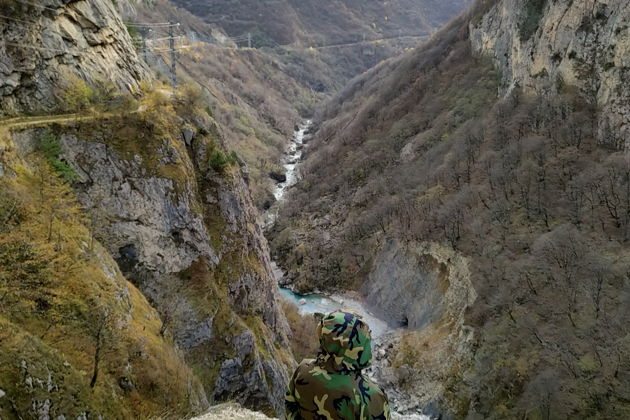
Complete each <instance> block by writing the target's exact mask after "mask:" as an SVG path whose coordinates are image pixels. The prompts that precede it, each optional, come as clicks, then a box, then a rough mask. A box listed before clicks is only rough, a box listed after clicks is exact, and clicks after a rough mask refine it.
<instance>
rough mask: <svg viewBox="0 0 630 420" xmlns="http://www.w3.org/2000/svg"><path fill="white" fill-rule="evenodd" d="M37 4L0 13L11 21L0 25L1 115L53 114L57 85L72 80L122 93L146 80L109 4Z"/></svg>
mask: <svg viewBox="0 0 630 420" xmlns="http://www.w3.org/2000/svg"><path fill="white" fill-rule="evenodd" d="M16 3H17V2H16ZM32 3H35V2H32ZM36 4H39V6H36V5H32V4H25V3H24V4H21V5H20V4H16V5H14V6H11V7H12V8H11V9H7V10H6V11H4V10H3V12H4V14H6V13H9V14H11V15H12V20H6V19H1V20H0V33H1V37H2V41H3V42H1V43H0V115H6V114H12V113H21V112H29V113H33V112H41V111H50V110H52V109H54V108H55V107H57V106H58V103H59V96H60V94H61V92H59V87H60V84H61V83H62V82H63V81H64V80H67V79H68V78H69V77H71V76H77V77H79V78H80V79H83V80H85V81H87V82H88V83H95V82H98V81H101V82H112V83H114V84H115V85H116V86H117V87H119V88H121V89H123V90H126V91H133V90H136V89H137V88H138V84H139V81H141V80H143V79H148V78H149V77H150V76H149V73H148V71H147V70H146V68H145V67H144V65H143V64H142V62H141V61H140V60H139V59H138V57H137V55H136V51H135V49H134V47H133V44H132V42H131V39H130V37H129V35H128V33H127V30H126V28H125V25H124V24H123V22H122V19H121V18H120V16H119V15H118V13H117V11H116V9H115V6H114V2H112V1H110V0H93V1H72V2H69V1H61V0H41V1H38V2H36Z"/></svg>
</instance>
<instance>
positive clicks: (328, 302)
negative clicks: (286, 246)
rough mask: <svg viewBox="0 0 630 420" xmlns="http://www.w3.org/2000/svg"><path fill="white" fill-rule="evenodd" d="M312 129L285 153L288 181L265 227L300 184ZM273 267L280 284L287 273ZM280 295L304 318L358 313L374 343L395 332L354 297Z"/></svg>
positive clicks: (308, 123)
mask: <svg viewBox="0 0 630 420" xmlns="http://www.w3.org/2000/svg"><path fill="white" fill-rule="evenodd" d="M311 125H312V122H311V121H310V120H306V121H305V122H304V123H303V124H302V125H301V126H300V127H299V128H298V130H296V131H295V134H294V135H293V139H292V141H291V143H290V144H289V147H288V148H287V150H286V152H285V156H284V157H283V162H282V164H283V168H284V171H285V175H286V181H285V182H281V183H278V184H277V185H276V188H275V190H274V193H273V194H274V197H275V198H276V203H275V204H274V205H273V206H272V207H271V208H270V209H269V210H268V211H267V213H266V214H265V225H266V226H267V227H269V226H271V225H273V223H275V221H276V218H277V217H278V206H279V202H280V201H282V199H283V198H284V195H285V194H286V192H287V191H288V190H289V189H290V188H291V187H292V186H294V185H295V184H296V183H297V182H298V181H299V163H300V160H301V159H302V155H303V153H304V147H305V140H306V139H307V138H308V137H307V136H308V135H309V134H308V131H309V128H310V127H311ZM272 265H273V268H274V273H275V275H276V279H277V280H278V281H279V282H280V280H281V279H282V277H283V276H284V273H283V272H282V270H280V269H279V268H278V266H277V265H276V263H275V262H273V263H272ZM280 293H281V294H282V297H283V298H285V299H287V300H289V301H291V302H293V303H294V304H295V305H296V306H297V307H298V310H299V312H300V313H302V314H313V313H316V312H321V313H329V312H333V311H335V310H338V309H341V308H345V309H351V310H353V311H355V312H358V313H359V314H361V315H362V316H363V317H364V318H365V320H366V321H367V323H368V325H369V326H370V329H371V330H372V335H373V337H374V338H375V339H377V338H378V337H381V336H382V335H383V334H385V333H387V332H389V331H391V330H392V328H390V327H389V325H388V324H387V322H385V321H384V320H382V319H379V318H377V317H376V316H374V315H373V314H372V313H371V312H370V311H369V310H368V309H367V308H366V307H365V305H364V303H363V302H362V301H361V300H360V299H357V298H356V297H354V296H350V295H330V296H328V295H323V294H309V295H300V294H298V293H295V292H293V291H292V290H291V289H288V288H284V287H281V288H280Z"/></svg>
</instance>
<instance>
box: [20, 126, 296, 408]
mask: <svg viewBox="0 0 630 420" xmlns="http://www.w3.org/2000/svg"><path fill="white" fill-rule="evenodd" d="M143 121H144V120H143V119H142V117H140V116H137V117H131V118H129V119H126V120H117V119H113V120H104V121H99V122H96V121H95V122H93V123H84V124H81V125H78V126H74V127H61V126H59V127H56V128H55V129H54V130H53V133H54V135H55V136H56V137H57V138H58V139H59V142H60V145H61V147H62V150H63V152H62V153H63V154H62V157H63V159H64V161H66V162H68V164H69V165H70V166H71V167H72V168H74V170H75V171H76V173H77V174H78V177H79V179H78V180H77V182H76V183H75V188H76V191H77V195H78V199H79V201H80V202H81V204H82V205H83V206H84V207H85V208H86V209H87V210H88V213H90V215H91V219H92V225H93V229H94V230H95V235H97V237H99V238H100V239H101V241H102V242H103V243H104V244H105V246H106V247H107V248H108V250H109V251H110V253H111V255H113V257H114V258H115V259H116V261H117V262H118V265H119V266H120V268H121V270H122V272H123V273H124V274H125V276H126V277H127V278H128V279H130V280H131V281H132V282H133V283H134V284H135V285H136V286H137V287H138V288H139V289H140V290H141V291H142V292H143V293H144V295H145V296H147V298H148V299H149V301H150V302H151V303H152V304H153V305H155V307H156V308H157V309H158V311H159V312H160V314H161V317H162V320H163V324H162V332H163V333H166V332H168V334H170V335H172V336H173V337H174V339H175V342H176V343H177V345H178V347H179V348H181V349H182V350H183V351H184V352H185V354H186V355H187V360H188V362H189V363H190V364H191V365H192V366H194V367H195V369H196V371H197V372H198V374H199V376H200V377H201V379H202V382H203V384H204V386H205V388H206V392H207V393H208V396H209V398H210V399H216V400H226V399H230V400H238V401H240V402H241V403H243V404H246V405H248V406H254V407H257V408H259V409H267V410H269V411H281V409H282V405H281V404H280V403H279V402H281V401H282V395H283V391H284V386H285V383H286V379H287V373H286V367H285V363H288V362H289V360H290V355H289V354H287V353H283V351H282V350H280V349H279V347H280V348H281V347H282V346H284V345H286V321H285V320H284V317H283V315H282V314H281V311H280V309H279V305H278V303H277V299H278V295H277V286H276V284H275V280H274V277H273V274H272V271H271V268H270V261H269V257H268V254H269V251H268V249H267V245H266V241H265V239H264V237H263V236H262V232H261V230H260V228H259V226H258V224H257V220H256V217H257V216H256V210H255V208H254V206H253V204H252V202H251V199H250V196H249V191H248V189H247V186H246V184H245V183H244V181H243V179H242V177H241V174H240V171H238V170H232V171H229V172H226V173H219V172H217V171H215V170H213V169H211V168H209V167H208V156H209V155H210V154H211V153H212V152H213V151H215V150H216V149H215V147H216V146H214V144H215V143H214V142H218V141H220V139H219V138H217V137H212V135H209V134H207V133H210V132H212V133H215V134H214V135H217V131H216V130H217V127H216V126H212V125H211V123H210V122H209V120H208V119H207V118H206V119H203V118H197V119H196V120H195V121H191V122H190V123H189V124H188V125H186V126H185V128H183V129H182V130H179V131H178V130H177V129H175V131H170V132H169V133H170V135H169V133H166V132H161V133H160V134H158V133H156V132H151V129H149V130H147V126H144V127H143V126H142V125H143V124H145V123H144V122H143ZM182 127H184V124H182ZM143 131H144V133H145V134H142V132H143ZM200 132H201V133H206V134H199V133H200ZM42 133H43V132H42V130H34V131H28V130H27V131H24V132H21V133H18V134H16V143H17V144H19V145H20V146H19V148H20V149H21V152H22V154H23V155H28V154H29V153H32V152H33V151H34V149H35V145H36V144H37V141H38V139H39V138H41V136H42V135H43V134H42ZM130 135H131V137H129V136H130ZM283 357H284V359H283Z"/></svg>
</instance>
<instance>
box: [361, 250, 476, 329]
mask: <svg viewBox="0 0 630 420" xmlns="http://www.w3.org/2000/svg"><path fill="white" fill-rule="evenodd" d="M361 291H362V293H363V294H364V295H365V297H366V299H367V303H368V304H369V305H370V307H371V308H372V310H373V312H374V313H376V314H379V315H380V316H381V317H382V318H384V319H389V320H390V322H391V323H393V324H398V325H401V326H405V327H408V328H410V329H412V330H417V329H421V328H424V327H426V326H427V325H430V324H432V323H435V322H438V321H439V320H440V319H441V318H443V317H447V318H453V319H456V318H460V319H461V318H462V317H463V313H464V310H465V309H466V308H467V307H468V306H469V305H471V304H472V303H473V302H474V300H475V298H476V292H475V290H474V288H473V286H472V283H471V281H470V273H469V271H468V262H467V261H466V259H465V258H463V257H462V256H458V255H457V254H456V253H455V252H453V251H452V250H449V249H447V248H445V247H441V246H439V245H437V244H415V243H411V244H409V243H403V242H401V241H399V240H396V239H390V240H388V241H386V242H385V244H384V245H383V247H382V249H381V250H379V251H378V252H377V254H376V258H375V260H374V263H373V265H372V269H371V271H370V273H369V274H368V275H367V279H366V281H365V282H364V283H363V286H362V289H361Z"/></svg>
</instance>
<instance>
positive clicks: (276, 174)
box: [269, 172, 287, 184]
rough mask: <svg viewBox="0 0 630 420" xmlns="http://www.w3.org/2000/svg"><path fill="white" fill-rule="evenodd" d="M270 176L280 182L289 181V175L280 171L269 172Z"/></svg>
mask: <svg viewBox="0 0 630 420" xmlns="http://www.w3.org/2000/svg"><path fill="white" fill-rule="evenodd" d="M269 178H271V179H273V180H274V181H276V182H277V183H278V184H282V183H283V182H287V176H286V175H285V174H283V173H280V172H269Z"/></svg>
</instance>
